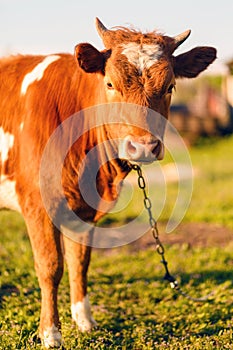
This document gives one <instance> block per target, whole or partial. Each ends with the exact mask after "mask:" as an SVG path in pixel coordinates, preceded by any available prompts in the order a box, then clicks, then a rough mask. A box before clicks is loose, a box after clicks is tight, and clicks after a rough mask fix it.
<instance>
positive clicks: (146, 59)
mask: <svg viewBox="0 0 233 350" xmlns="http://www.w3.org/2000/svg"><path fill="white" fill-rule="evenodd" d="M122 47H123V51H122V54H123V55H125V56H126V57H127V59H128V61H129V62H130V63H131V64H133V65H134V66H135V67H136V68H137V69H138V71H139V72H140V73H142V71H143V70H144V69H145V68H150V67H151V66H152V65H153V64H155V63H156V62H157V61H158V60H159V59H160V58H161V57H162V55H163V51H162V48H161V46H159V45H158V44H143V45H140V44H136V43H128V44H125V45H123V46H122Z"/></svg>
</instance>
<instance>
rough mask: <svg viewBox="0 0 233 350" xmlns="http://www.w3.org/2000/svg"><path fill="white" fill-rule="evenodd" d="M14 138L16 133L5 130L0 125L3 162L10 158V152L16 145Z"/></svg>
mask: <svg viewBox="0 0 233 350" xmlns="http://www.w3.org/2000/svg"><path fill="white" fill-rule="evenodd" d="M14 139H15V138H14V135H12V134H10V133H9V132H4V130H3V127H0V160H1V162H2V164H3V163H4V162H5V161H6V160H7V159H8V153H9V150H10V149H11V148H12V147H13V145H14Z"/></svg>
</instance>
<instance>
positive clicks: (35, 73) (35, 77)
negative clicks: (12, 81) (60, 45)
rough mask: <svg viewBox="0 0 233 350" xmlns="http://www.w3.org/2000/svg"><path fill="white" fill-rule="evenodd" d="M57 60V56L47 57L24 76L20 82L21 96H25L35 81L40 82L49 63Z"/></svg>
mask: <svg viewBox="0 0 233 350" xmlns="http://www.w3.org/2000/svg"><path fill="white" fill-rule="evenodd" d="M59 58H60V56H58V55H52V56H47V57H45V59H44V60H43V61H42V62H41V63H39V64H37V66H36V67H35V68H34V69H33V70H32V71H31V72H30V73H28V74H26V75H25V77H24V79H23V82H22V86H21V94H22V95H25V94H26V92H27V89H28V87H29V85H31V84H32V83H34V82H35V81H39V80H41V79H42V78H43V75H44V72H45V70H46V68H48V66H49V65H50V64H51V63H53V62H55V61H57V60H58V59H59Z"/></svg>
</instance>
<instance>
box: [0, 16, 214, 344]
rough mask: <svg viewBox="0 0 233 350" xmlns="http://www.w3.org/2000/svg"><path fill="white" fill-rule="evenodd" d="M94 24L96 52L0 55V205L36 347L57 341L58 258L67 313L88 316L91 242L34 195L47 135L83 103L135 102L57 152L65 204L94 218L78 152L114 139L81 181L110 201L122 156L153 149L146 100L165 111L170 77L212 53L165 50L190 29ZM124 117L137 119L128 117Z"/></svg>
mask: <svg viewBox="0 0 233 350" xmlns="http://www.w3.org/2000/svg"><path fill="white" fill-rule="evenodd" d="M96 24H97V30H98V33H99V35H100V36H101V38H102V40H103V43H104V46H105V49H104V50H103V51H98V50H97V49H96V48H95V47H93V46H92V45H90V44H88V43H82V44H78V45H77V46H76V47H75V55H74V56H73V55H70V54H56V55H49V56H21V55H18V56H14V57H9V58H3V59H1V60H0V207H3V208H4V207H5V208H9V209H13V210H17V211H18V212H20V213H22V215H23V217H24V219H25V222H26V225H27V229H28V233H29V237H30V241H31V245H32V249H33V253H34V259H35V268H36V271H37V275H38V279H39V284H40V288H41V295H42V307H41V319H40V337H41V338H42V340H43V342H44V344H45V346H46V347H53V346H60V344H61V342H62V337H61V332H60V324H59V315H58V309H57V290H58V285H59V282H60V279H61V277H62V273H63V263H64V258H65V260H66V262H67V265H68V269H69V278H70V293H71V312H72V318H73V319H74V320H75V321H76V323H77V325H78V328H79V329H80V330H81V331H86V330H90V329H91V328H92V327H93V326H94V325H95V324H96V323H95V321H94V319H93V318H92V315H91V311H90V304H89V300H88V294H87V270H88V265H89V261H90V255H91V247H90V246H89V245H88V244H85V241H84V242H83V244H81V243H80V242H79V243H77V242H75V241H73V240H72V239H70V238H68V237H66V236H65V235H62V234H61V233H60V230H59V227H57V225H56V226H55V225H54V223H53V221H52V220H51V216H49V215H48V213H47V211H46V210H45V208H44V205H43V201H42V198H41V192H40V181H39V169H40V164H41V157H42V155H43V151H44V149H45V146H46V144H47V142H48V140H49V138H50V136H51V135H52V134H53V132H54V131H55V130H56V128H57V127H58V126H59V125H61V123H63V122H64V121H65V120H67V119H68V118H69V117H70V116H71V115H73V114H74V113H76V112H79V111H80V110H85V109H86V108H88V107H93V106H96V105H99V104H105V103H113V102H114V103H115V102H116V103H127V104H133V105H140V106H141V107H143V113H136V115H134V116H131V115H130V114H129V115H127V118H129V119H128V120H125V122H124V123H123V124H122V125H120V126H119V127H117V125H116V124H115V125H114V127H113V126H112V125H108V124H104V122H103V123H102V126H101V125H99V126H98V128H91V129H90V130H89V131H88V132H85V134H84V135H82V137H80V138H79V140H77V142H76V143H74V145H73V146H72V148H71V150H70V152H69V153H68V154H67V157H66V159H65V161H64V166H63V172H62V185H63V189H64V192H65V195H66V198H67V203H68V204H67V205H68V208H69V210H70V211H72V212H74V213H77V214H78V216H79V217H80V218H81V219H82V220H83V221H88V222H93V223H96V222H97V221H98V220H99V219H100V218H101V216H103V215H104V211H103V210H102V211H101V210H98V208H97V207H95V208H93V207H91V206H90V205H88V203H86V202H85V200H84V198H83V196H82V195H81V194H80V187H79V176H78V173H79V167H80V163H81V161H82V159H83V158H85V156H86V155H87V154H88V152H89V151H90V150H91V149H92V148H93V147H94V146H96V145H98V144H100V143H103V142H104V141H106V140H111V139H116V138H119V139H121V140H123V141H122V143H121V147H120V149H118V146H117V143H113V144H112V146H111V147H112V148H110V152H111V150H112V152H114V156H113V157H112V159H111V157H110V160H109V161H108V162H107V163H105V164H101V167H100V169H99V172H98V176H97V177H96V178H95V177H94V178H92V177H91V176H89V177H88V176H87V178H88V179H87V188H90V189H91V188H92V187H93V186H96V187H97V190H98V192H99V194H100V196H101V197H102V198H103V199H105V200H107V201H110V202H111V201H113V200H115V199H116V197H117V195H118V184H119V183H120V182H121V181H122V180H123V179H124V178H125V176H126V175H127V174H128V172H129V171H130V163H131V161H134V162H147V161H148V162H151V161H154V160H156V159H162V157H163V144H162V135H161V138H160V139H159V138H157V137H155V134H154V131H153V130H154V127H153V125H151V119H150V118H148V115H149V114H148V113H147V109H151V110H154V111H156V112H157V113H159V114H160V115H162V116H163V117H165V118H167V116H168V111H169V105H170V100H171V94H172V90H173V88H174V86H175V79H176V78H180V77H187V78H192V77H196V76H197V75H198V74H199V73H200V72H202V71H203V70H205V69H206V68H207V67H208V65H209V64H210V63H212V62H213V61H214V59H215V58H216V50H215V49H214V48H212V47H196V48H194V49H192V50H191V51H188V52H186V53H183V54H180V55H178V56H174V55H173V53H174V51H175V50H176V49H177V47H178V46H179V45H180V44H182V43H183V42H184V40H185V39H186V38H187V37H188V36H189V34H190V31H186V32H184V33H183V34H180V35H178V36H176V37H168V36H164V35H161V34H159V33H157V32H156V31H155V32H151V33H144V34H143V33H141V32H139V31H135V30H130V29H127V28H123V27H119V28H115V29H113V30H108V29H107V28H106V27H105V26H104V25H103V24H102V23H101V22H100V21H99V20H98V19H97V21H96ZM132 118H137V126H135V125H134V123H133V119H132ZM82 127H83V124H82V123H81V122H80V128H82ZM79 131H80V130H79ZM108 151H109V150H108ZM51 156H52V157H55V155H54V156H53V154H52V155H51ZM55 159H56V158H55ZM84 173H85V169H84ZM55 175H56V174H54V177H56V176H55ZM84 182H85V181H84ZM51 183H53V179H51ZM51 196H53V193H52V190H51ZM52 203H54V207H53V212H54V215H56V212H58V211H59V195H57V196H54V198H53V197H52ZM97 205H98V203H97ZM92 231H93V230H91V232H90V235H91V234H92Z"/></svg>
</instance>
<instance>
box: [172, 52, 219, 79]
mask: <svg viewBox="0 0 233 350" xmlns="http://www.w3.org/2000/svg"><path fill="white" fill-rule="evenodd" d="M216 54H217V51H216V49H215V48H214V47H208V46H200V47H196V48H194V49H192V50H190V51H188V52H185V53H182V54H181V55H178V56H176V57H174V73H175V76H176V77H177V78H182V77H185V78H194V77H196V76H197V75H198V74H199V73H201V72H202V71H203V70H205V69H206V68H207V67H208V66H209V64H211V63H212V62H213V61H214V60H215V59H216Z"/></svg>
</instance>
